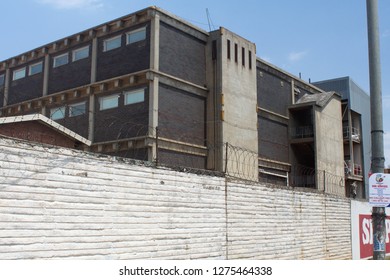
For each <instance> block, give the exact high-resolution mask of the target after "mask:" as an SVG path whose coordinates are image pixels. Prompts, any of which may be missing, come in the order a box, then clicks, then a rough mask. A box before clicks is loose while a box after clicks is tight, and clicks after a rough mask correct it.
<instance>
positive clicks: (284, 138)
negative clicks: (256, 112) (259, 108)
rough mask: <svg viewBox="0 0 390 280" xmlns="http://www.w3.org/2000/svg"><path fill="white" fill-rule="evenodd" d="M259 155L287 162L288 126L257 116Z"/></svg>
mask: <svg viewBox="0 0 390 280" xmlns="http://www.w3.org/2000/svg"><path fill="white" fill-rule="evenodd" d="M258 122H259V129H258V133H259V156H260V157H264V158H267V159H272V160H277V161H283V162H289V141H288V139H289V137H288V126H287V125H285V124H281V123H278V122H276V121H273V120H269V119H266V118H263V117H258Z"/></svg>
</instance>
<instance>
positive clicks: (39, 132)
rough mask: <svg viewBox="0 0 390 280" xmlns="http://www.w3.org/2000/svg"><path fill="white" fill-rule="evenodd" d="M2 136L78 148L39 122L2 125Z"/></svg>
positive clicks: (68, 139) (0, 126)
mask: <svg viewBox="0 0 390 280" xmlns="http://www.w3.org/2000/svg"><path fill="white" fill-rule="evenodd" d="M0 134H2V135H6V136H10V137H15V138H18V139H23V140H28V141H33V142H38V143H44V144H50V145H56V146H61V147H66V148H75V146H76V145H75V144H76V141H74V140H72V139H71V138H68V137H66V136H64V135H63V134H61V133H60V132H58V131H56V130H54V129H53V128H50V127H48V126H46V125H44V124H42V123H39V122H38V121H30V122H19V123H12V124H3V125H0Z"/></svg>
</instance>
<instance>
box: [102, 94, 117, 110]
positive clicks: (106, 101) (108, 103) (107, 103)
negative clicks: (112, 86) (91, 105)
mask: <svg viewBox="0 0 390 280" xmlns="http://www.w3.org/2000/svg"><path fill="white" fill-rule="evenodd" d="M118 98H119V96H118V95H111V96H105V97H100V98H99V103H100V111H102V110H106V109H111V108H116V107H118Z"/></svg>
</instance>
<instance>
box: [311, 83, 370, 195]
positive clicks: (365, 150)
mask: <svg viewBox="0 0 390 280" xmlns="http://www.w3.org/2000/svg"><path fill="white" fill-rule="evenodd" d="M314 85H316V86H318V87H319V88H322V89H323V90H334V91H336V92H338V93H339V94H341V96H342V115H343V138H344V161H345V176H346V187H347V188H346V192H347V193H346V195H347V196H348V197H358V198H366V197H368V173H369V171H370V168H371V167H370V165H371V123H370V96H369V95H368V94H367V93H366V92H365V91H364V90H363V89H361V88H360V87H359V86H358V85H357V84H356V83H355V82H354V81H353V80H352V79H351V78H350V77H342V78H337V79H331V80H326V81H319V82H315V83H314Z"/></svg>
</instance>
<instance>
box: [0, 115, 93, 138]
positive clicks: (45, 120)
mask: <svg viewBox="0 0 390 280" xmlns="http://www.w3.org/2000/svg"><path fill="white" fill-rule="evenodd" d="M29 121H38V122H41V123H43V124H44V125H46V126H49V127H51V128H53V129H54V130H56V131H58V132H60V133H61V134H63V135H65V136H66V137H69V138H71V139H75V140H77V141H80V142H81V143H83V144H85V145H87V146H91V145H92V142H91V141H90V140H88V139H86V138H84V137H82V136H81V135H79V134H77V133H76V132H73V131H71V130H70V129H68V128H66V127H64V126H62V125H60V124H59V123H57V122H55V121H53V120H51V119H49V118H48V117H45V116H44V115H42V114H31V115H21V116H12V117H3V118H0V125H2V124H11V123H20V122H29Z"/></svg>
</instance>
